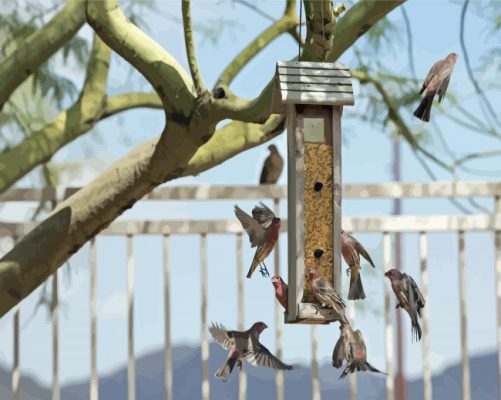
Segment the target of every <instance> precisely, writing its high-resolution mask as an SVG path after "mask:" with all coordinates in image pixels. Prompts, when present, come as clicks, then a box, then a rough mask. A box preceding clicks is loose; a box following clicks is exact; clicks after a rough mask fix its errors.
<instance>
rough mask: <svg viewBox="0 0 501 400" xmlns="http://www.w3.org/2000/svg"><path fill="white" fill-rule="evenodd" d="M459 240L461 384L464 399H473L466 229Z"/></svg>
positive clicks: (460, 233) (460, 234)
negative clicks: (468, 320)
mask: <svg viewBox="0 0 501 400" xmlns="http://www.w3.org/2000/svg"><path fill="white" fill-rule="evenodd" d="M458 241H459V310H460V318H461V365H462V373H461V386H462V392H463V400H471V387H470V359H469V356H468V322H467V314H466V276H465V255H464V231H460V232H459V234H458Z"/></svg>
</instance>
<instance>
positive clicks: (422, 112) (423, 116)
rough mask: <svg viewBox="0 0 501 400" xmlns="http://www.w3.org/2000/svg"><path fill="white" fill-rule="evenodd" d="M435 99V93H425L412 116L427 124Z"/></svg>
mask: <svg viewBox="0 0 501 400" xmlns="http://www.w3.org/2000/svg"><path fill="white" fill-rule="evenodd" d="M434 97H435V92H431V93H427V94H426V95H425V96H424V97H423V100H421V103H419V106H418V108H416V110H415V111H414V116H415V117H417V118H419V119H420V120H422V121H426V122H428V121H429V120H430V112H431V106H432V105H433V98H434Z"/></svg>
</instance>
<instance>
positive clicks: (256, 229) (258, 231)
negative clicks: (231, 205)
mask: <svg viewBox="0 0 501 400" xmlns="http://www.w3.org/2000/svg"><path fill="white" fill-rule="evenodd" d="M252 212H253V213H254V211H252ZM235 215H236V217H237V218H238V220H239V221H240V223H241V224H242V227H243V228H244V229H245V231H246V232H247V234H248V235H249V240H250V243H251V247H256V246H258V245H259V244H260V243H262V241H263V237H264V234H265V230H264V228H263V227H262V226H261V225H260V224H259V222H258V221H256V220H255V219H254V218H252V217H251V216H250V215H249V214H247V213H246V212H245V211H244V210H242V209H241V208H240V207H239V206H237V205H235Z"/></svg>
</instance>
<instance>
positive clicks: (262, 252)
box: [235, 203, 280, 278]
mask: <svg viewBox="0 0 501 400" xmlns="http://www.w3.org/2000/svg"><path fill="white" fill-rule="evenodd" d="M235 215H236V216H237V218H238V220H239V221H240V223H241V224H242V227H243V228H244V229H245V230H246V232H247V233H248V235H249V240H250V242H251V247H256V246H257V250H256V253H255V254H254V259H253V260H252V264H251V267H250V269H249V272H247V278H250V277H251V276H252V273H253V272H254V270H255V269H256V268H257V266H258V265H259V264H262V265H263V266H264V268H263V267H261V268H260V270H259V272H261V275H262V276H270V274H269V273H268V268H266V264H265V263H264V259H265V258H266V257H268V255H269V254H270V253H271V251H272V250H273V248H274V247H275V244H276V243H277V240H278V234H279V232H280V218H277V217H275V214H273V211H271V210H270V209H269V208H268V207H266V206H265V205H264V204H263V203H260V206H256V207H254V208H253V210H252V217H251V216H250V215H249V214H247V213H246V212H245V211H243V210H242V209H240V207H238V206H237V205H235Z"/></svg>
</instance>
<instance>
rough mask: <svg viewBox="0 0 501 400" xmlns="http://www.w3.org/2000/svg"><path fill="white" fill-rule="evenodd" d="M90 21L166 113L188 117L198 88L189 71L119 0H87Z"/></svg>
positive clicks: (181, 117)
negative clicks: (128, 15) (130, 17)
mask: <svg viewBox="0 0 501 400" xmlns="http://www.w3.org/2000/svg"><path fill="white" fill-rule="evenodd" d="M87 21H88V23H89V24H90V25H91V26H92V28H93V29H94V31H96V33H97V34H98V35H99V36H100V37H101V39H102V40H103V41H104V42H105V43H106V44H107V45H108V46H109V47H110V48H111V49H113V50H114V51H115V52H116V53H117V54H119V55H120V56H122V57H123V58H124V59H125V60H126V61H127V62H129V63H130V64H131V65H132V66H134V67H135V68H136V69H137V70H138V71H139V72H140V73H141V74H142V75H143V76H144V77H145V78H146V79H147V80H148V82H149V83H150V84H151V85H152V86H153V88H154V89H155V91H156V92H157V93H158V95H159V96H160V99H161V100H162V103H163V106H164V110H165V112H166V114H167V116H171V117H172V116H175V118H176V119H177V120H187V119H188V117H189V116H190V115H191V113H192V109H193V106H194V103H195V89H194V87H193V83H192V82H191V80H190V78H189V76H188V75H187V74H186V71H184V69H183V68H182V67H181V65H180V64H179V63H178V62H177V61H176V59H174V57H172V56H171V55H170V54H169V53H168V52H167V51H166V50H165V49H163V48H162V47H161V46H160V45H159V44H158V43H156V42H155V41H154V40H153V39H151V38H150V37H149V36H148V35H146V34H145V33H144V32H142V31H141V30H140V29H139V28H138V27H137V26H135V25H134V24H133V23H132V22H130V21H129V20H128V19H127V18H126V17H125V15H124V14H123V12H122V10H121V9H120V7H119V6H118V4H117V1H116V0H87Z"/></svg>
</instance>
